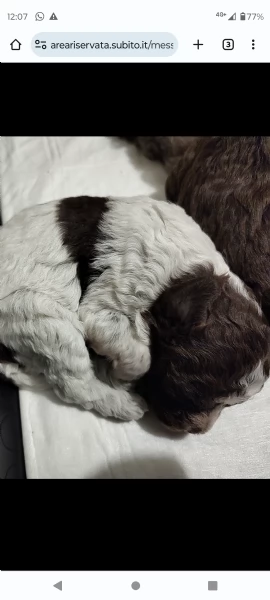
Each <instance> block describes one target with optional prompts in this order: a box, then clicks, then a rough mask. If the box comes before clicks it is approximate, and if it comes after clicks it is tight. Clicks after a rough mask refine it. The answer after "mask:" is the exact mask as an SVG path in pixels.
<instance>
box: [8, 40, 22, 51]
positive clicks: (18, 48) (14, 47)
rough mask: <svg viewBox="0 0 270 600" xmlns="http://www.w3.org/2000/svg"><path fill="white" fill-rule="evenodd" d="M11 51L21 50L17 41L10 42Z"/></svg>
mask: <svg viewBox="0 0 270 600" xmlns="http://www.w3.org/2000/svg"><path fill="white" fill-rule="evenodd" d="M10 45H11V50H20V49H21V42H19V40H13V42H11V44H10Z"/></svg>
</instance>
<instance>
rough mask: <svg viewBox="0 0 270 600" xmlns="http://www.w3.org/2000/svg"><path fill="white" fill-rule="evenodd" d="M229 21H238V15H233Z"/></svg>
mask: <svg viewBox="0 0 270 600" xmlns="http://www.w3.org/2000/svg"><path fill="white" fill-rule="evenodd" d="M228 21H236V13H233V15H232V16H231V17H230V18H229V19H228Z"/></svg>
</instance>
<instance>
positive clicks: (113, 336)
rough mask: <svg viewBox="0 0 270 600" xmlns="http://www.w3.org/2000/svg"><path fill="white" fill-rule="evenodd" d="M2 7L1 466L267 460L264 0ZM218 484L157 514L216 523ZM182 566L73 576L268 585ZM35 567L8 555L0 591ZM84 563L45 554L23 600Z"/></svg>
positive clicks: (269, 246)
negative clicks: (212, 494)
mask: <svg viewBox="0 0 270 600" xmlns="http://www.w3.org/2000/svg"><path fill="white" fill-rule="evenodd" d="M0 20H1V35H0V44H1V62H2V65H1V67H2V73H3V75H2V78H1V90H2V93H1V98H2V103H3V104H2V103H1V105H2V121H1V125H2V136H1V138H0V144H1V200H0V201H1V204H0V209H1V210H0V217H1V225H0V256H1V258H0V478H1V479H27V480H28V479H34V480H43V479H44V480H50V479H53V480H54V479H56V480H58V479H59V480H61V479H68V480H69V479H76V480H87V479H91V480H92V479H93V480H96V479H97V480H102V479H104V480H107V479H108V480H114V479H117V480H118V479H119V480H120V479H124V480H126V479H131V480H132V479H136V480H139V479H142V480H162V479H166V480H170V479H176V480H181V481H182V480H190V479H192V480H193V479H200V480H204V479H206V480H209V479H215V480H219V479H225V480H226V479H234V480H237V479H241V480H242V479H250V480H254V479H263V480H266V479H269V477H270V436H269V427H270V359H269V357H270V270H269V256H270V131H269V106H268V105H269V92H268V88H269V85H268V80H269V59H270V40H269V25H270V5H269V1H266V0H256V2H255V0H242V1H241V2H240V1H239V0H208V1H207V2H202V1H199V0H186V1H185V2H184V1H181V0H162V1H161V0H136V1H135V0H97V1H95V2H94V1H91V2H86V1H83V0H76V1H75V2H73V3H71V2H69V3H68V2H63V1H60V0H47V1H46V2H45V1H44V0H35V2H33V1H30V0H20V2H18V0H8V1H7V0H2V2H1V7H0ZM181 494H182V492H181ZM181 494H180V496H181ZM109 495H110V494H108V493H107V492H106V493H105V496H106V500H107V497H109ZM169 496H170V498H171V497H172V496H173V494H172V493H170V495H169ZM199 496H200V494H197V496H196V503H199V500H198V498H199ZM177 498H178V495H177ZM210 500H211V501H209V507H208V508H207V509H200V507H199V508H198V509H197V508H196V511H195V509H194V510H193V508H194V507H193V508H192V511H191V513H190V512H189V511H188V513H187V515H188V516H187V515H186V513H185V514H182V512H181V510H180V509H179V510H180V516H179V515H178V510H177V511H176V513H174V512H173V511H172V514H171V510H169V511H168V513H166V515H165V516H164V514H163V511H162V510H161V514H160V515H159V517H157V519H158V521H160V527H161V528H164V529H165V530H166V529H167V527H169V529H170V530H173V531H176V530H177V531H178V528H179V527H180V529H181V526H182V525H179V523H181V524H182V523H183V521H187V522H190V521H193V523H195V522H196V523H197V525H198V523H199V522H201V521H204V522H207V523H209V522H210V521H211V523H212V524H211V527H212V528H214V529H215V527H216V524H215V519H214V518H211V511H212V503H213V499H212V498H211V499H210ZM103 502H104V500H103ZM193 503H194V500H192V506H193ZM101 504H102V503H101ZM124 504H125V501H124ZM180 504H181V503H180ZM199 504H200V503H199ZM64 505H65V503H64ZM154 505H155V506H156V505H157V506H158V510H160V507H161V506H162V501H161V499H159V500H158V503H157V504H156V501H155V502H154ZM229 505H230V510H232V504H231V503H229ZM90 506H91V501H90ZM120 506H122V502H120ZM151 506H152V505H151ZM196 506H197V504H196ZM244 506H246V503H245V502H244ZM86 507H88V504H86ZM86 507H85V504H83V509H81V504H80V503H79V512H80V511H81V510H83V511H84V513H83V514H84V515H85V514H86V513H87V510H88V508H86ZM234 508H235V510H236V509H237V511H240V509H239V505H238V504H237V502H236V501H235V502H234ZM89 510H90V512H91V509H89ZM102 510H103V511H104V510H105V509H104V508H103V509H102ZM243 510H247V509H246V508H243ZM106 511H107V512H106ZM106 511H105V512H106V519H109V515H110V510H109V509H108V508H107V509H106ZM116 512H117V518H118V519H120V520H121V518H122V517H121V510H120V509H119V512H118V510H117V511H116ZM102 514H105V513H102ZM237 514H238V512H237ZM248 518H249V517H247V519H248ZM171 519H172V521H171ZM94 520H95V517H94ZM97 521H98V519H97ZM212 521H213V522H212ZM125 523H128V525H127V529H128V527H131V525H130V522H129V519H127V521H125ZM176 525H177V526H176ZM78 527H79V526H78ZM80 527H81V524H80ZM82 529H84V525H83V527H82ZM199 529H200V527H199V525H198V531H199ZM247 530H248V525H247ZM135 533H136V535H137V531H136V532H135ZM130 535H131V533H130ZM215 535H216V530H215ZM215 535H214V534H211V536H212V537H213V539H214V537H215ZM209 536H210V533H209V535H208V534H207V540H208V542H207V543H210V542H209V539H210V538H209ZM180 537H181V536H180ZM188 537H189V536H188ZM197 537H198V538H200V535H199V533H197ZM106 540H107V538H106ZM107 541H108V540H107ZM107 541H106V543H107ZM130 543H131V542H130V541H129V542H128V544H130ZM235 544H236V542H235V541H234V542H233V544H232V545H233V546H234V548H233V550H234V551H236V548H237V544H236V545H235ZM125 547H126V546H125ZM158 547H159V546H158V541H157V548H158ZM146 548H147V546H145V549H146ZM230 551H232V550H231V549H230ZM115 553H116V551H115V550H114V549H113V551H112V554H113V555H114V554H115ZM179 561H180V559H179ZM181 564H182V563H181ZM130 566H131V567H132V565H129V568H130ZM79 567H81V565H79ZM120 567H121V565H120V566H119V564H118V566H117V569H119V568H120ZM39 568H40V565H39ZM58 568H59V564H58ZM86 568H90V567H89V566H87V567H86ZM102 568H104V569H105V567H104V564H102ZM148 568H149V564H148ZM162 568H163V567H162ZM169 568H171V566H170V565H169ZM176 568H177V569H179V568H181V567H180V566H179V565H178V564H177V567H176ZM182 568H183V567H182ZM189 568H193V569H194V572H196V573H197V574H196V576H194V578H192V577H191V578H190V575H188V574H186V575H185V574H184V573H182V572H180V571H179V572H178V571H177V572H176V573H175V574H172V575H171V576H170V577H169V578H168V576H167V575H166V573H165V572H164V573H163V572H158V574H157V576H155V577H154V576H153V575H151V574H147V573H143V572H142V571H140V570H138V571H137V572H135V571H134V572H131V571H129V573H126V575H125V576H123V577H122V578H120V579H117V577H116V576H115V575H113V574H112V573H111V572H110V569H111V564H110V563H109V566H108V569H107V571H108V574H107V575H106V577H103V576H102V575H100V574H99V573H98V572H94V573H93V575H92V576H91V577H90V576H89V574H88V575H87V574H83V575H82V581H83V584H79V585H83V591H82V593H81V594H80V595H82V596H85V598H86V597H87V598H92V597H95V598H101V600H103V598H105V597H106V598H109V597H110V596H112V597H113V598H116V597H117V598H119V599H121V598H133V597H135V596H136V597H138V598H139V597H140V598H141V599H146V598H147V597H153V598H154V597H156V598H160V599H161V598H164V597H165V596H166V588H167V586H169V588H168V589H169V590H170V593H169V595H170V597H171V598H172V599H173V598H175V599H176V598H181V597H185V598H188V599H190V600H192V599H193V598H195V597H196V598H199V597H200V598H203V599H206V598H209V597H210V596H211V598H212V596H213V597H214V598H216V599H217V600H219V598H220V599H222V600H225V597H226V598H228V597H231V598H235V599H236V598H239V596H240V597H245V598H248V600H249V599H250V600H251V598H253V599H254V597H255V596H256V589H257V587H258V589H259V594H257V595H259V596H260V598H262V600H263V599H264V598H265V599H266V598H269V574H265V575H260V576H259V574H256V572H254V573H253V572H249V574H248V576H244V575H241V573H240V572H239V574H235V575H234V574H233V573H231V575H228V577H227V578H224V576H223V575H222V572H217V569H216V571H215V572H209V573H208V575H207V574H203V573H201V574H200V564H199V567H198V569H195V566H194V564H193V563H192V565H191V567H189ZM207 568H209V565H207ZM107 571H106V572H107ZM25 577H26V575H24V574H23V572H20V571H19V570H18V574H17V575H16V577H15V578H14V579H13V580H12V581H11V579H10V576H9V574H8V573H7V572H5V571H2V572H1V573H0V584H1V586H4V589H5V590H6V591H5V594H6V596H3V597H5V598H9V597H10V600H12V598H11V592H10V595H8V590H11V589H13V590H14V594H15V589H17V588H18V590H19V589H20V588H22V589H26V588H24V586H25V585H26V579H25ZM30 579H31V578H29V581H30ZM75 579H76V578H75V575H73V574H72V572H68V573H65V572H61V571H59V572H58V574H56V573H55V574H54V572H52V573H51V574H48V575H46V574H45V573H44V574H42V572H41V571H40V575H39V578H37V576H35V575H33V577H32V579H31V585H30V588H29V593H28V597H29V600H30V598H32V596H33V597H34V596H35V595H37V590H38V588H39V587H40V592H39V597H41V598H43V597H44V599H45V597H46V598H47V597H50V596H52V598H53V597H54V596H56V598H57V595H58V596H59V595H61V594H62V595H63V596H66V597H67V598H69V597H70V598H71V597H74V595H75V589H76V586H77V583H76V582H75ZM76 581H77V580H76ZM38 582H42V583H38ZM27 585H28V583H27ZM5 586H6V587H5ZM14 586H15V587H14ZM16 586H17V587H16ZM80 589H81V588H80ZM99 589H100V590H101V592H100V595H98V590H99ZM102 590H103V591H102ZM31 594H32V596H31ZM151 594H152V596H151ZM0 595H1V590H0ZM1 597H2V596H1ZM14 597H15V596H14ZM25 597H26V596H25Z"/></svg>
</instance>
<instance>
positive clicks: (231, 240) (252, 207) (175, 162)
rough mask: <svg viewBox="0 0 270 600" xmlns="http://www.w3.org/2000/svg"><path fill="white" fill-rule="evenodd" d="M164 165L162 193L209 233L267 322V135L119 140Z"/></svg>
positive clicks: (269, 216) (269, 193) (269, 283)
mask: <svg viewBox="0 0 270 600" xmlns="http://www.w3.org/2000/svg"><path fill="white" fill-rule="evenodd" d="M125 139H127V140H129V141H131V142H133V143H135V144H136V146H137V147H138V148H139V149H140V150H141V151H142V152H143V153H144V155H145V156H147V157H148V158H151V159H155V160H159V161H160V162H162V163H163V164H164V166H165V168H166V169H167V171H168V173H169V176H168V179H167V182H166V196H167V198H168V200H170V201H171V202H176V203H177V204H179V205H180V206H182V207H183V208H184V209H185V210H186V212H187V213H188V214H189V215H190V216H192V217H193V219H195V221H197V223H199V225H200V226H201V227H202V229H203V230H204V231H205V232H206V233H207V234H208V235H209V236H210V237H211V239H212V240H213V242H214V243H215V246H216V248H217V250H219V251H220V252H221V253H222V255H223V257H224V259H225V260H226V262H227V263H228V265H229V267H230V268H231V270H232V271H233V272H234V273H236V274H237V275H238V276H239V277H240V278H241V279H242V280H243V281H244V282H245V283H246V284H247V285H248V286H249V287H250V288H251V289H252V290H253V292H254V293H255V295H256V297H257V299H258V301H259V303H260V304H261V306H262V308H263V311H264V313H265V315H266V317H267V319H268V321H269V323H270V138H268V137H264V136H253V137H252V136H238V137H237V136H235V137H222V136H215V137H204V138H195V137H190V138H188V137H177V136H176V137H158V136H157V137H137V138H125Z"/></svg>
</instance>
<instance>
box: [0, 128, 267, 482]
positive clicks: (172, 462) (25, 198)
mask: <svg viewBox="0 0 270 600" xmlns="http://www.w3.org/2000/svg"><path fill="white" fill-rule="evenodd" d="M2 175H3V197H2V212H3V215H2V217H3V222H6V221H8V220H9V219H10V218H11V217H12V216H13V215H14V214H15V213H17V212H18V211H20V210H21V209H23V208H25V207H27V206H30V205H33V204H39V203H44V202H47V201H50V200H53V199H60V198H64V197H68V196H77V195H80V194H86V195H95V196H104V195H119V196H128V195H130V196H135V195H139V194H148V195H154V197H156V198H163V199H164V182H165V174H164V172H163V170H162V168H161V167H159V166H158V165H156V164H154V163H151V162H150V161H147V160H146V159H144V158H143V157H140V156H139V155H138V154H137V153H136V151H135V149H133V148H132V147H129V146H128V145H126V144H125V143H122V142H121V141H118V140H115V139H112V138H106V137H93V138H89V137H84V138H81V137H77V138H72V137H64V138H58V137H36V138H29V137H26V138H22V137H21V138H14V137H13V138H2ZM20 404H21V416H22V428H23V441H24V451H25V460H26V471H27V476H28V478H51V479H55V478H61V479H69V478H79V479H84V478H86V479H88V478H94V479H99V478H106V479H111V478H123V479H124V478H143V479H149V478H162V479H170V478H177V479H186V478H188V479H190V478H191V479H194V478H199V479H213V478H214V479H227V478H249V479H253V478H263V479H265V478H268V477H270V381H268V382H267V384H266V385H265V387H264V389H263V391H262V392H261V393H260V394H259V395H258V396H257V397H256V398H255V399H254V400H251V401H249V402H247V403H245V404H242V405H239V406H236V407H232V408H228V409H226V410H224V411H223V414H222V416H221V417H220V418H219V420H218V421H217V423H216V424H215V426H214V427H213V429H212V430H211V431H210V432H209V433H207V434H205V435H202V436H192V435H188V436H185V437H182V438H181V437H179V436H174V437H173V436H171V437H170V436H169V435H168V434H167V432H166V431H163V429H162V427H161V426H159V424H157V423H156V421H155V420H154V419H153V417H151V416H150V415H149V414H147V415H146V416H145V418H144V419H143V420H142V421H140V422H138V423H118V422H113V421H108V420H105V419H102V418H101V417H99V416H97V415H94V414H92V413H88V412H86V411H83V410H80V409H78V408H75V407H72V406H68V405H65V404H61V403H60V402H59V401H58V400H57V399H56V398H55V397H54V396H53V395H50V394H47V393H46V394H45V393H44V394H38V393H35V392H32V391H21V392H20Z"/></svg>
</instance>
